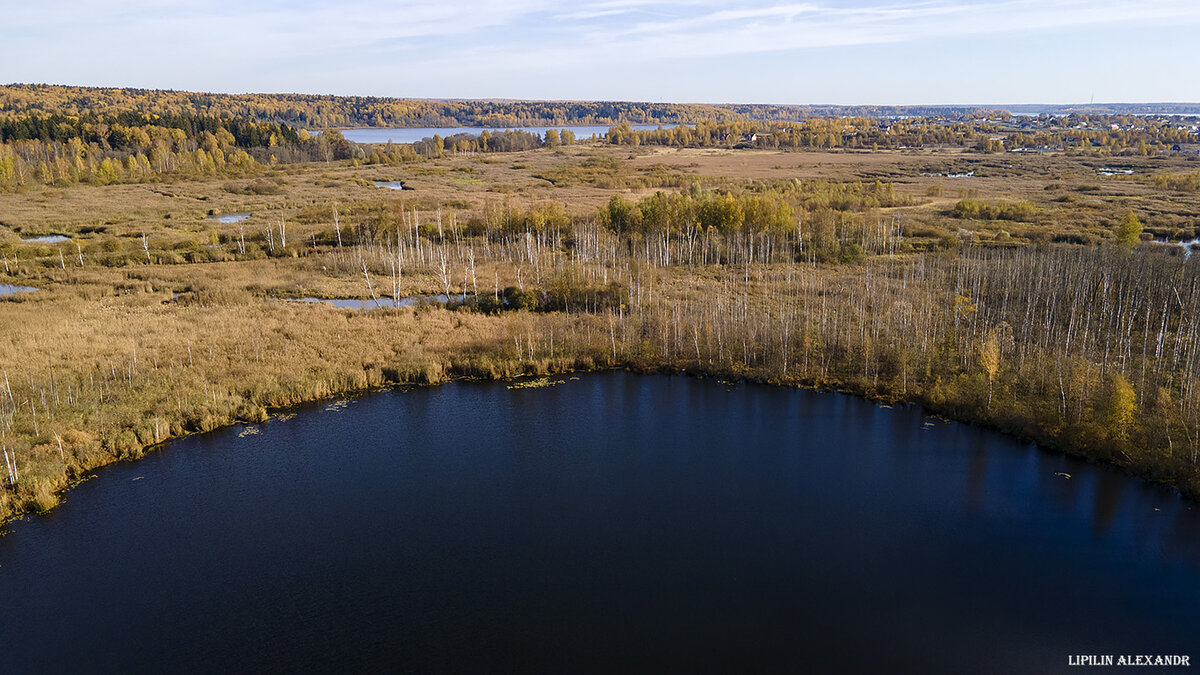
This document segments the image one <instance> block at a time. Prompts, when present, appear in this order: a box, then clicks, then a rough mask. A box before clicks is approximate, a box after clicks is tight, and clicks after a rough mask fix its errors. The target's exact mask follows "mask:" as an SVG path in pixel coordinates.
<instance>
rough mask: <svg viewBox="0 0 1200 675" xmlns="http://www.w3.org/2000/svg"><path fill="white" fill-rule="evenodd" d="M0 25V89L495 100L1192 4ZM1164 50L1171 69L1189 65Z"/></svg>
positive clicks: (472, 7)
mask: <svg viewBox="0 0 1200 675" xmlns="http://www.w3.org/2000/svg"><path fill="white" fill-rule="evenodd" d="M4 5H12V6H11V7H7V6H4ZM0 14H2V15H3V16H4V21H3V22H2V23H0V42H3V43H5V44H7V45H9V46H10V50H15V51H16V52H17V53H20V54H21V55H22V58H20V59H10V60H9V61H8V62H7V63H6V64H5V66H4V69H3V70H2V71H0V79H6V80H17V81H59V82H72V83H93V82H94V83H105V84H128V85H137V86H160V87H179V88H182V87H197V86H200V85H198V84H196V83H201V84H203V86H207V87H209V88H214V89H220V90H248V89H257V90H267V91H277V90H281V89H292V90H303V89H305V88H306V87H305V85H304V83H305V82H310V81H312V80H311V79H306V75H307V74H309V73H320V74H322V77H323V78H324V79H321V80H319V82H320V86H322V87H325V88H329V87H340V91H348V90H358V91H362V90H363V89H364V83H365V82H367V81H368V80H367V79H366V78H369V77H376V78H380V77H386V78H390V80H384V81H383V82H382V84H381V86H380V87H378V89H376V90H379V89H385V88H388V87H390V88H391V89H392V90H393V91H394V92H395V93H396V94H401V95H403V94H406V93H412V91H411V90H412V88H413V87H420V88H421V92H420V94H421V95H439V91H437V87H438V85H439V83H445V82H455V81H459V82H461V81H467V82H475V83H479V82H488V83H496V86H495V88H493V89H492V90H491V91H492V94H491V95H507V94H506V87H507V89H508V90H511V89H515V88H518V87H516V86H512V84H511V83H523V84H527V83H528V82H529V81H530V80H531V79H536V78H541V79H542V80H543V81H544V80H546V79H547V78H552V77H562V78H567V77H570V76H571V74H572V72H573V71H574V70H586V71H589V72H591V71H595V69H596V68H597V66H598V65H599V64H604V65H605V66H609V67H611V68H612V69H613V70H614V71H616V70H621V69H630V70H631V69H644V70H654V69H656V68H664V67H669V68H686V67H687V64H688V63H689V62H693V61H695V60H697V59H708V60H711V57H731V56H747V55H755V54H767V53H779V52H789V51H791V52H796V53H797V54H811V53H814V50H820V49H823V48H831V47H852V46H855V45H880V44H895V43H921V42H923V41H939V40H945V39H948V38H960V37H964V36H989V35H1005V34H1012V35H1028V34H1030V32H1036V31H1067V30H1085V31H1086V30H1089V29H1093V28H1095V27H1098V26H1109V27H1111V26H1122V27H1138V26H1148V25H1181V24H1182V25H1196V24H1197V23H1198V22H1200V2H1196V1H1195V0H1142V1H1141V2H1137V3H1133V2H1129V1H1128V0H1086V1H1085V0H1055V1H1050V0H856V1H852V2H839V1H838V0H807V1H804V0H802V1H800V2H785V1H773V0H766V1H762V0H760V1H758V2H748V3H742V4H738V5H730V4H729V3H728V2H720V1H718V0H686V1H682V2H662V1H654V0H590V1H589V0H584V1H583V2H578V3H574V4H572V5H570V6H569V8H567V7H564V6H563V3H562V2H561V1H560V0H509V1H507V2H504V3H496V2H489V1H487V0H461V1H454V2H451V1H447V0H400V1H390V2H389V1H387V0H345V1H342V2H316V1H314V0H300V1H299V2H292V3H287V2H282V1H279V0H275V1H272V2H261V1H260V2H254V1H253V0H104V1H103V2H100V1H96V0H57V1H56V2H53V3H32V2H18V0H0ZM1179 49H1180V52H1181V53H1180V59H1179V61H1180V63H1181V64H1182V63H1185V62H1187V61H1188V60H1189V59H1190V56H1191V55H1190V54H1184V53H1183V52H1184V51H1185V50H1187V49H1188V47H1187V46H1180V47H1179ZM693 67H696V66H693ZM1178 67H1180V68H1182V67H1183V66H1182V65H1180V66H1178ZM506 83H508V84H506ZM442 91H445V89H443V90H442ZM457 91H458V92H461V90H457ZM483 93H484V92H480V94H481V95H482V94H483ZM457 95H461V93H457Z"/></svg>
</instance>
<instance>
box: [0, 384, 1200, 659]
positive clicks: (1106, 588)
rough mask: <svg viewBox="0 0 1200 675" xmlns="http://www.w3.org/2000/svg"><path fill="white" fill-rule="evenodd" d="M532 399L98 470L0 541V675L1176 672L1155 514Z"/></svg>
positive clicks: (807, 426)
mask: <svg viewBox="0 0 1200 675" xmlns="http://www.w3.org/2000/svg"><path fill="white" fill-rule="evenodd" d="M560 379H562V380H564V381H563V382H562V384H559V385H558V386H554V387H546V388H524V389H510V388H507V387H506V385H505V384H503V383H488V384H472V383H452V384H447V385H444V386H440V387H434V388H423V389H415V390H412V391H403V392H402V391H389V392H384V393H377V394H371V395H368V396H364V397H361V398H357V399H351V400H349V401H347V402H343V403H328V402H327V403H321V404H316V405H311V406H307V407H305V408H302V409H300V410H298V411H297V413H298V414H296V415H295V416H294V417H293V418H290V419H279V418H276V419H272V420H271V421H269V422H267V423H265V424H262V425H258V426H255V427H250V428H245V427H235V428H230V429H225V430H221V431H217V432H214V433H209V434H204V435H200V436H194V437H190V438H187V439H184V440H181V441H177V442H173V443H170V444H169V445H168V446H167V447H166V448H164V449H162V450H161V451H158V452H154V453H151V454H150V455H149V456H147V457H146V458H145V459H143V460H141V461H138V462H135V463H128V464H120V465H116V466H112V467H109V468H106V469H104V470H102V471H100V472H99V475H98V476H97V477H96V478H94V479H93V480H90V481H88V482H86V483H84V484H82V485H80V486H78V487H76V488H75V489H74V490H72V491H71V492H69V493H68V494H67V496H66V499H65V502H64V504H63V505H62V506H61V507H60V508H59V509H57V510H56V511H54V512H53V513H51V514H50V515H47V516H35V517H31V518H28V519H26V520H24V521H21V522H17V523H14V524H12V525H11V526H10V527H9V529H10V533H9V535H8V536H5V537H0V608H3V610H2V611H0V636H3V638H4V640H3V645H4V646H3V650H2V652H3V661H2V666H0V669H2V670H3V671H4V672H11V673H28V672H45V673H53V672H114V673H115V672H205V673H215V672H296V671H317V672H364V671H365V672H394V671H402V672H447V671H449V672H546V673H558V672H564V673H565V672H581V671H583V672H594V671H602V672H664V671H666V672H712V671H720V672H764V671H765V672H831V671H832V672H874V673H903V672H921V673H935V672H936V673H974V672H997V673H1045V672H1060V671H1061V672H1065V671H1067V670H1068V668H1067V663H1068V657H1069V655H1071V654H1189V652H1190V655H1191V658H1192V662H1193V663H1195V662H1196V660H1197V659H1198V658H1200V641H1197V635H1200V611H1198V610H1197V608H1200V508H1198V507H1197V505H1195V504H1192V503H1189V502H1185V501H1183V500H1181V499H1180V498H1178V497H1177V496H1176V495H1175V494H1174V493H1173V492H1171V491H1169V490H1166V489H1162V488H1157V487H1153V486H1150V485H1148V484H1146V483H1144V482H1142V481H1139V480H1135V479H1131V478H1129V477H1126V476H1124V475H1121V474H1119V473H1117V472H1115V471H1110V470H1107V469H1103V468H1097V467H1095V466H1090V465H1088V464H1086V463H1084V462H1080V461H1076V460H1072V459H1068V458H1066V457H1063V456H1060V455H1056V454H1050V453H1046V452H1043V451H1041V450H1039V449H1037V448H1035V447H1033V446H1031V445H1028V444H1025V443H1020V442H1018V441H1015V440H1013V439H1011V438H1008V437H1005V436H1002V435H1000V434H997V433H993V432H990V431H986V430H983V429H980V428H976V427H972V426H967V425H962V424H948V423H943V422H939V421H934V420H931V419H929V418H927V417H925V416H924V415H923V413H922V411H921V410H920V409H918V408H915V407H895V408H891V409H887V408H883V407H879V406H876V405H875V404H872V403H870V402H868V401H864V400H861V399H857V398H852V397H848V396H843V395H839V394H830V393H814V392H808V391H798V390H794V389H781V388H772V387H768V386H757V385H727V384H723V383H720V382H717V381H715V380H698V379H690V378H687V377H679V376H676V377H667V376H637V375H630V374H625V373H619V372H612V373H604V374H594V375H585V376H583V377H582V378H580V379H574V380H572V379H567V378H560ZM1067 475H1069V476H1070V477H1069V478H1068V477H1067ZM1074 670H1076V671H1077V670H1078V669H1074Z"/></svg>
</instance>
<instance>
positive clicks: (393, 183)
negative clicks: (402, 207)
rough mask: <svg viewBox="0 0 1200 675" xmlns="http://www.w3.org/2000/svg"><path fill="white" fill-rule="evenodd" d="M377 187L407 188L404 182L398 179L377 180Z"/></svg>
mask: <svg viewBox="0 0 1200 675" xmlns="http://www.w3.org/2000/svg"><path fill="white" fill-rule="evenodd" d="M375 187H381V188H387V189H389V190H403V189H405V188H404V183H402V182H400V181H398V180H377V181H375Z"/></svg>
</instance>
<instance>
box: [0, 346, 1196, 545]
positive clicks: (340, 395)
mask: <svg viewBox="0 0 1200 675" xmlns="http://www.w3.org/2000/svg"><path fill="white" fill-rule="evenodd" d="M440 365H441V371H442V373H446V372H450V371H451V370H453V364H451V368H450V369H449V370H448V369H447V364H440ZM538 366H539V364H535V363H527V364H526V372H520V373H513V374H499V375H490V374H483V373H463V374H452V375H449V376H445V377H430V376H429V374H428V373H427V372H426V373H422V374H421V375H420V376H418V377H416V378H414V379H411V380H406V379H399V378H397V379H385V382H384V383H383V384H380V385H369V386H366V387H349V388H346V389H342V390H337V391H332V392H330V393H328V394H325V395H323V396H318V397H314V398H306V399H303V400H298V401H295V402H290V403H287V404H285V405H281V406H260V407H258V410H257V413H258V414H257V415H255V417H254V418H249V417H247V418H237V417H233V418H228V419H225V420H222V421H220V422H219V423H218V424H217V425H216V426H212V427H210V428H205V429H194V430H188V431H187V432H186V433H184V434H179V435H171V436H167V437H164V438H162V439H160V440H159V441H157V442H155V443H152V444H148V445H145V446H143V447H142V448H141V449H140V450H139V451H137V452H135V453H134V454H133V455H132V456H125V457H120V456H116V455H112V459H111V461H107V462H104V463H101V464H98V465H96V466H93V467H90V468H88V469H86V470H85V471H83V472H82V473H81V474H80V475H79V476H78V477H75V478H72V479H71V480H70V481H69V482H68V483H67V485H66V486H64V487H62V488H60V489H58V490H55V491H54V493H53V497H54V501H53V503H52V504H50V505H49V507H48V508H44V509H43V508H39V507H37V506H36V505H34V504H30V503H28V502H27V503H26V504H25V506H26V508H24V509H21V510H17V511H15V512H14V513H11V514H9V515H8V516H6V517H5V518H3V519H0V536H3V535H4V534H7V532H8V525H9V523H12V522H15V521H19V520H21V519H23V518H25V517H27V516H30V515H33V514H39V515H41V514H47V513H49V512H51V511H53V510H54V509H55V508H57V507H58V506H59V505H60V504H61V501H62V500H61V497H62V496H63V495H64V494H65V493H67V492H69V491H70V490H71V489H73V488H74V487H75V486H77V485H80V484H82V483H84V482H86V481H88V480H90V479H91V478H93V477H94V476H95V475H96V472H97V471H99V470H101V469H103V468H104V467H107V466H110V465H113V464H117V463H121V462H136V461H138V460H140V459H142V458H144V457H145V455H146V454H147V453H150V452H156V451H161V450H165V449H166V446H167V445H168V444H170V443H172V442H174V441H179V440H182V439H185V438H190V437H192V436H197V435H202V434H206V433H211V432H217V431H222V430H226V429H229V428H232V427H236V426H238V425H243V426H250V425H254V424H261V423H264V422H267V421H269V420H270V418H272V417H277V416H279V415H288V414H291V413H294V412H297V411H298V410H299V409H302V408H306V407H309V406H313V405H317V404H320V403H321V402H325V401H329V400H333V399H345V398H360V397H363V396H370V395H372V394H375V393H383V392H389V391H405V390H408V389H412V388H418V387H432V386H440V385H444V384H449V383H452V382H477V383H487V382H514V383H515V382H522V381H526V380H527V379H528V378H547V377H556V376H566V375H587V374H592V373H602V372H609V371H624V372H627V373H631V374H634V375H640V376H655V375H659V376H679V375H683V376H687V377H691V378H697V379H715V380H718V381H728V382H733V383H739V384H740V383H746V384H754V385H762V386H769V387H778V388H783V389H800V390H804V391H810V392H814V393H817V394H841V395H845V396H852V397H855V398H859V399H863V400H865V401H869V402H872V403H875V404H878V405H906V406H912V405H916V406H919V407H920V408H921V409H922V410H923V411H925V412H926V413H927V414H925V415H924V416H925V417H927V418H938V419H941V420H944V421H947V422H953V423H957V424H963V425H967V426H972V427H977V428H981V429H985V430H989V431H994V432H996V433H1000V434H1003V435H1005V436H1007V437H1009V438H1013V439H1016V440H1018V441H1020V442H1023V443H1030V444H1032V445H1034V446H1035V447H1036V448H1037V449H1038V450H1040V451H1041V452H1045V453H1048V454H1052V455H1063V456H1067V457H1072V458H1075V459H1079V460H1084V461H1086V462H1087V463H1088V464H1090V465H1094V466H1098V467H1104V468H1108V469H1112V470H1115V471H1117V472H1118V473H1120V474H1121V475H1122V476H1123V477H1126V478H1131V479H1137V480H1140V481H1143V482H1145V483H1147V484H1150V485H1153V486H1156V487H1159V488H1162V489H1166V490H1169V491H1172V492H1174V493H1175V494H1177V495H1178V496H1180V497H1182V498H1184V499H1186V500H1189V501H1193V502H1200V490H1188V489H1185V487H1183V486H1180V485H1177V484H1174V483H1172V482H1169V481H1166V480H1156V479H1154V478H1152V477H1148V476H1144V475H1141V474H1139V473H1137V472H1136V471H1133V470H1131V469H1130V468H1129V466H1128V465H1122V464H1119V463H1117V462H1113V461H1108V460H1107V459H1106V458H1103V457H1100V456H1098V455H1097V454H1095V453H1088V452H1086V451H1082V450H1079V449H1078V448H1071V447H1067V446H1064V445H1062V444H1059V443H1056V442H1055V441H1054V440H1053V439H1051V438H1044V439H1039V438H1035V437H1034V436H1033V435H1032V434H1029V433H1025V432H1023V431H1022V430H1017V429H1010V428H1005V427H1004V426H1002V425H1000V424H997V423H994V422H992V421H990V420H981V419H964V418H962V417H960V416H956V415H954V414H953V413H952V412H951V411H948V410H945V409H943V408H939V407H938V406H936V405H932V404H931V403H930V402H928V401H922V400H916V399H906V398H904V397H897V396H887V395H881V394H879V393H878V392H870V391H863V390H856V389H854V388H852V387H848V386H844V384H843V385H841V386H838V385H835V386H823V385H821V384H816V383H805V382H802V381H799V380H796V381H784V380H780V379H779V378H772V377H754V376H747V375H745V374H740V375H739V374H736V373H732V372H725V373H722V372H719V371H716V370H713V371H704V370H695V369H693V370H687V369H683V368H678V367H675V366H672V365H668V364H630V363H624V364H603V365H602V364H597V365H596V366H594V367H591V368H567V369H561V370H560V369H555V368H554V367H553V366H552V365H551V366H550V367H547V368H545V369H541V368H538ZM9 489H10V490H11V489H12V488H9Z"/></svg>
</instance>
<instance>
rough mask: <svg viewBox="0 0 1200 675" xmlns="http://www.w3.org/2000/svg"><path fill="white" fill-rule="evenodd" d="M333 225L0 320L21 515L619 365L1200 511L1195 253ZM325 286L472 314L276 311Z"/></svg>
mask: <svg viewBox="0 0 1200 675" xmlns="http://www.w3.org/2000/svg"><path fill="white" fill-rule="evenodd" d="M785 221H786V219H784V220H781V222H785ZM328 225H329V226H328V228H327V229H326V225H325V224H321V225H320V226H319V228H318V229H319V231H310V232H307V233H301V232H296V233H294V234H291V236H292V237H293V240H292V243H290V244H289V243H286V241H280V240H281V239H284V237H286V236H287V234H286V233H285V232H280V233H279V235H278V236H279V238H278V239H275V240H274V241H273V242H271V243H270V244H269V245H270V246H272V247H280V248H282V249H286V247H287V246H289V245H290V246H293V247H295V246H297V244H296V243H295V242H296V241H298V240H299V239H300V238H304V240H305V241H306V249H305V251H304V255H303V256H300V257H296V258H292V257H290V256H286V255H283V256H282V257H279V258H276V259H271V260H258V261H254V260H246V261H237V262H229V263H217V264H209V265H151V264H145V265H141V266H134V267H126V268H119V269H94V268H88V267H86V266H83V267H72V266H68V265H67V264H66V262H65V261H64V263H63V265H62V266H61V269H59V270H57V271H54V272H46V273H45V278H44V279H42V280H41V281H40V282H39V283H42V284H43V285H45V286H46V288H44V289H43V290H41V291H38V292H36V293H32V294H22V295H18V296H9V297H8V299H7V300H6V301H4V302H2V303H0V317H3V326H0V345H3V348H2V349H0V378H3V379H0V386H2V387H3V388H2V389H0V445H3V449H4V453H5V455H6V461H7V464H6V469H5V470H6V472H7V473H6V475H5V476H4V480H3V484H4V488H5V489H4V490H3V491H0V515H2V516H4V517H9V516H12V515H14V514H18V513H21V512H24V511H28V510H44V509H48V508H51V507H52V506H53V505H54V504H55V503H56V501H57V498H58V497H57V494H58V493H59V492H60V491H61V490H62V489H63V488H64V487H66V486H67V485H68V484H69V483H70V482H71V481H72V480H74V479H77V478H79V477H81V476H83V475H84V474H85V473H86V472H87V471H89V470H91V469H93V468H95V467H98V466H100V465H103V464H106V463H109V462H112V461H116V460H120V459H128V458H135V457H138V456H140V455H141V454H142V453H143V452H145V450H146V449H147V448H148V447H150V446H153V445H155V444H157V443H160V442H162V441H164V440H166V439H169V438H172V437H177V436H179V435H181V434H185V433H190V432H195V431H206V430H209V429H213V428H215V427H218V426H221V425H224V424H228V423H231V422H233V421H235V420H242V421H248V422H257V421H261V420H263V419H265V418H266V417H267V415H268V414H269V410H270V409H271V408H274V407H278V406H285V405H289V404H294V403H298V402H301V401H306V400H311V399H316V398H320V397H325V396H331V395H336V394H339V393H342V392H349V391H357V390H363V389H366V388H370V387H374V386H380V385H385V384H388V383H436V382H440V381H442V380H444V379H447V378H451V377H458V376H463V377H484V378H497V377H508V376H514V375H520V374H535V373H537V374H541V373H548V372H562V371H568V370H588V369H593V368H601V367H610V366H625V367H630V368H634V369H638V370H645V371H678V370H685V371H687V372H691V373H705V374H713V375H720V376H724V377H734V378H748V379H754V380H760V381H765V382H772V383H778V384H788V385H802V386H812V387H827V388H838V389H843V390H847V391H852V392H856V393H861V394H865V395H870V396H874V397H878V398H884V399H888V400H898V401H899V400H903V401H915V402H920V403H923V404H925V405H928V406H930V407H931V408H933V409H934V410H937V411H940V412H943V413H945V414H947V415H949V416H952V417H954V418H956V419H960V420H968V421H978V422H982V423H986V424H990V425H994V426H996V427H998V428H1000V429H1003V430H1006V431H1010V432H1013V433H1016V434H1019V435H1022V436H1025V437H1028V438H1030V439H1033V440H1036V441H1038V442H1040V443H1044V444H1047V445H1050V446H1053V447H1056V448H1060V449H1062V450H1065V451H1068V452H1072V453H1076V454H1080V455H1085V456H1088V457H1093V458H1096V459H1099V460H1102V461H1105V462H1109V463H1112V464H1116V465H1119V466H1122V467H1125V468H1127V469H1128V470H1129V471H1131V472H1133V473H1136V474H1137V475H1140V476H1143V477H1146V478H1148V479H1151V480H1155V481H1161V482H1164V483H1169V484H1171V485H1175V486H1178V487H1179V488H1180V489H1181V490H1183V491H1184V492H1185V493H1187V494H1189V495H1192V496H1196V495H1198V494H1200V470H1198V468H1197V455H1198V453H1200V391H1198V389H1197V386H1196V385H1197V380H1198V379H1200V378H1198V373H1197V369H1198V366H1200V274H1198V271H1200V268H1198V261H1197V258H1200V256H1192V257H1191V258H1186V257H1184V256H1182V255H1168V254H1167V253H1166V252H1164V251H1159V250H1153V249H1145V248H1143V249H1134V250H1125V249H1120V248H1117V247H1115V246H1109V247H1099V248H1095V247H1093V248H1054V247H1049V248H1025V249H1017V250H1002V249H984V248H978V247H974V246H964V247H962V248H959V249H952V250H949V251H944V252H939V253H923V254H916V253H904V252H902V247H901V245H900V243H901V239H900V233H899V232H898V231H897V229H896V228H895V223H891V222H888V221H882V220H881V221H877V222H874V223H871V222H868V221H867V220H865V219H860V220H855V221H853V222H852V223H851V224H850V225H847V224H846V222H843V223H841V224H839V225H837V226H834V227H832V228H831V229H826V230H823V231H822V230H816V229H814V230H811V231H808V232H805V231H804V228H803V226H801V227H793V226H788V227H786V228H785V227H773V226H772V227H765V228H760V229H753V228H749V227H735V228H728V229H725V230H720V229H718V228H715V227H709V228H705V229H699V228H695V227H688V226H684V227H682V228H675V227H672V228H663V229H655V228H651V227H645V226H643V227H640V228H637V229H623V228H622V227H620V225H619V224H617V225H616V226H614V224H613V223H611V222H606V216H604V215H603V214H601V217H598V218H594V219H592V218H587V219H574V220H571V219H560V221H559V222H552V223H550V224H548V225H547V224H543V226H541V227H533V226H532V225H529V223H528V222H526V223H525V225H526V227H521V226H516V227H514V226H513V225H512V222H511V221H509V222H508V224H507V225H505V224H504V222H502V221H497V222H496V223H493V224H488V223H484V225H483V226H482V227H479V226H478V224H477V225H476V226H474V227H475V229H474V230H472V229H471V228H470V227H468V226H467V224H465V223H464V224H461V225H460V224H459V223H457V222H454V221H451V220H449V219H448V218H447V219H444V220H443V219H440V218H438V215H437V214H435V213H424V214H422V213H413V212H407V211H402V212H398V213H396V214H395V216H394V218H393V219H392V220H390V221H388V222H386V223H385V224H384V225H382V226H377V227H375V228H374V229H363V228H359V229H356V230H355V236H354V237H350V236H349V235H348V234H347V233H342V232H335V231H334V228H333V224H332V223H330V224H328ZM338 227H341V225H340V224H339V225H338ZM343 235H345V236H343ZM274 236H275V235H273V238H274ZM351 240H352V241H354V243H353V244H351V243H350V241H351ZM264 243H265V242H264ZM231 245H232V246H237V244H236V243H235V244H231ZM281 253H282V251H278V252H275V255H277V256H278V255H280V254H281ZM154 254H155V252H154V251H153V250H150V249H149V247H148V250H147V259H149V260H151V261H153V259H154ZM232 257H234V258H235V259H236V255H234V256H232ZM831 259H832V260H838V259H845V260H849V261H850V263H849V264H837V265H831V264H829V263H828V262H826V261H828V260H831ZM24 273H25V272H22V268H21V267H20V266H19V265H18V266H17V268H16V270H15V271H14V272H13V273H12V276H11V278H22V277H21V276H20V275H22V274H24ZM314 279H326V280H332V281H331V282H330V283H332V284H335V285H336V287H337V288H341V289H353V290H354V291H355V294H356V295H358V296H360V297H370V296H372V295H375V296H388V295H400V296H402V295H410V294H415V293H417V292H446V293H467V294H470V296H471V299H470V300H469V301H468V302H467V303H465V304H463V305H454V304H451V305H450V306H426V307H416V308H401V309H377V310H371V311H362V310H341V309H336V308H332V307H327V306H319V305H310V304H299V303H290V302H287V301H285V300H282V299H281V298H280V296H283V295H286V294H288V292H289V290H288V289H293V290H292V291H291V292H295V290H294V289H296V288H299V287H300V286H301V285H302V283H301V282H300V281H298V280H309V281H312V280H314ZM173 291H174V292H178V293H179V295H178V297H175V296H174V295H173V293H172V292H173ZM481 414H486V412H482V413H481Z"/></svg>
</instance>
